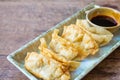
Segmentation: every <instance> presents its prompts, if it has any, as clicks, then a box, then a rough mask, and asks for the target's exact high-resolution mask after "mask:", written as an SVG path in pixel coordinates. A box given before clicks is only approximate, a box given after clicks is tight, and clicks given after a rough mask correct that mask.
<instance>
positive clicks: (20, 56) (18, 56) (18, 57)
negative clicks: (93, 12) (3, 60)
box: [7, 4, 120, 80]
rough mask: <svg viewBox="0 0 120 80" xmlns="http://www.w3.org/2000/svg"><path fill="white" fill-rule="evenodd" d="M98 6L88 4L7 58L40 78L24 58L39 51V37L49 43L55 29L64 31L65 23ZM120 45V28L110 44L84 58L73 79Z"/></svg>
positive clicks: (77, 79) (28, 74) (30, 77)
mask: <svg viewBox="0 0 120 80" xmlns="http://www.w3.org/2000/svg"><path fill="white" fill-rule="evenodd" d="M96 6H97V5H94V4H90V5H88V6H87V7H85V8H84V9H82V10H80V11H78V12H77V13H75V14H74V15H72V16H71V17H69V18H67V19H66V20H64V21H62V22H60V23H59V24H57V25H56V26H54V27H53V28H51V29H50V30H48V31H47V32H45V33H43V34H41V35H40V36H38V37H37V38H35V39H34V40H32V41H30V42H29V43H28V44H26V45H24V46H23V47H21V48H20V49H18V50H16V51H15V52H13V53H11V54H10V55H8V57H7V59H8V60H9V61H10V62H11V63H12V64H13V65H15V66H16V67H17V68H18V69H19V70H20V71H21V72H23V73H24V74H25V75H26V76H27V77H28V78H29V79H31V80H38V78H36V77H35V76H34V75H32V74H31V73H29V72H28V71H27V70H26V69H25V68H24V59H25V56H26V53H27V52H31V51H38V46H39V44H40V42H39V39H40V38H41V37H45V38H46V40H47V43H49V42H50V40H51V33H52V32H53V30H54V29H56V28H57V29H60V32H61V33H62V30H63V26H64V25H69V24H72V23H75V22H76V19H85V15H86V14H85V11H86V10H89V9H92V8H94V7H96ZM119 45H120V30H119V31H117V32H116V33H115V34H114V38H113V39H112V41H111V42H110V43H109V44H108V45H106V46H104V47H102V48H100V51H99V52H98V53H97V54H96V55H94V56H89V57H88V58H86V59H85V60H83V61H82V62H81V65H80V66H79V68H78V69H77V70H75V71H74V72H72V73H71V76H72V79H71V80H80V79H82V78H83V77H84V76H85V75H86V74H87V73H88V72H90V71H91V70H92V69H93V68H94V67H95V66H96V65H98V64H99V63H100V62H101V61H102V60H103V59H105V58H106V57H107V56H108V55H109V54H110V53H111V52H112V51H114V50H115V49H116V48H117V47H118V46H119Z"/></svg>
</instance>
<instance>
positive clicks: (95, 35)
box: [25, 19, 113, 80]
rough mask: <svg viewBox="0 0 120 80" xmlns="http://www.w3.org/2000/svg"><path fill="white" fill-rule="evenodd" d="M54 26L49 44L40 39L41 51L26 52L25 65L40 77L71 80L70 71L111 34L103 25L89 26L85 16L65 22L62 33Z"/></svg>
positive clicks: (108, 39)
mask: <svg viewBox="0 0 120 80" xmlns="http://www.w3.org/2000/svg"><path fill="white" fill-rule="evenodd" d="M58 34H59V30H58V29H55V30H54V31H53V33H52V38H51V41H50V43H49V44H46V40H45V38H41V39H40V43H41V44H40V46H39V47H38V49H39V50H40V53H37V52H28V53H27V56H26V57H25V68H26V69H27V70H28V71H29V72H30V73H32V74H33V75H35V76H36V77H38V78H42V79H43V80H70V79H71V77H70V72H71V71H74V70H76V69H77V68H78V67H79V66H80V61H82V60H83V59H85V58H86V57H87V56H89V55H94V54H96V53H97V52H98V51H99V47H101V46H105V45H106V44H108V43H109V42H110V41H111V39H112V37H113V34H112V33H111V32H109V31H108V30H106V29H104V28H97V27H91V26H89V24H88V23H87V21H86V20H80V19H78V20H77V21H76V24H71V25H69V26H64V29H63V33H62V35H61V36H60V35H58Z"/></svg>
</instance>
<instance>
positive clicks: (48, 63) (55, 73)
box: [25, 52, 70, 80]
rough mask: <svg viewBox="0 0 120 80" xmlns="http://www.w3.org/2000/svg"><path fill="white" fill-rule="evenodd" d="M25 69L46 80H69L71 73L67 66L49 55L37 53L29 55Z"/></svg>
mask: <svg viewBox="0 0 120 80" xmlns="http://www.w3.org/2000/svg"><path fill="white" fill-rule="evenodd" d="M25 68H26V69H27V70H28V71H29V72H31V73H32V74H34V75H35V76H36V77H38V78H42V79H44V80H69V79H70V73H69V70H68V69H67V67H66V66H64V65H63V64H61V63H60V62H58V61H56V60H54V59H53V58H51V57H49V56H48V55H43V54H38V53H36V52H31V53H27V56H26V58H25Z"/></svg>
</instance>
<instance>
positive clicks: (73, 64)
mask: <svg viewBox="0 0 120 80" xmlns="http://www.w3.org/2000/svg"><path fill="white" fill-rule="evenodd" d="M40 42H41V44H40V46H39V49H40V51H41V54H43V55H45V56H49V57H51V58H53V59H55V60H57V61H59V62H60V63H62V64H63V65H64V66H66V67H69V70H70V71H74V70H75V69H77V68H78V67H79V65H80V62H76V61H68V60H66V59H65V58H64V57H62V56H61V55H59V54H56V53H54V52H53V51H52V50H50V49H48V46H47V44H46V40H45V39H44V38H41V39H40Z"/></svg>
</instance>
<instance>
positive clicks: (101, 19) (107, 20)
mask: <svg viewBox="0 0 120 80" xmlns="http://www.w3.org/2000/svg"><path fill="white" fill-rule="evenodd" d="M91 22H92V23H94V24H96V25H99V26H104V27H111V26H116V25H117V22H116V21H115V20H114V19H113V18H111V17H109V16H104V15H99V16H96V17H93V18H92V19H91Z"/></svg>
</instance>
